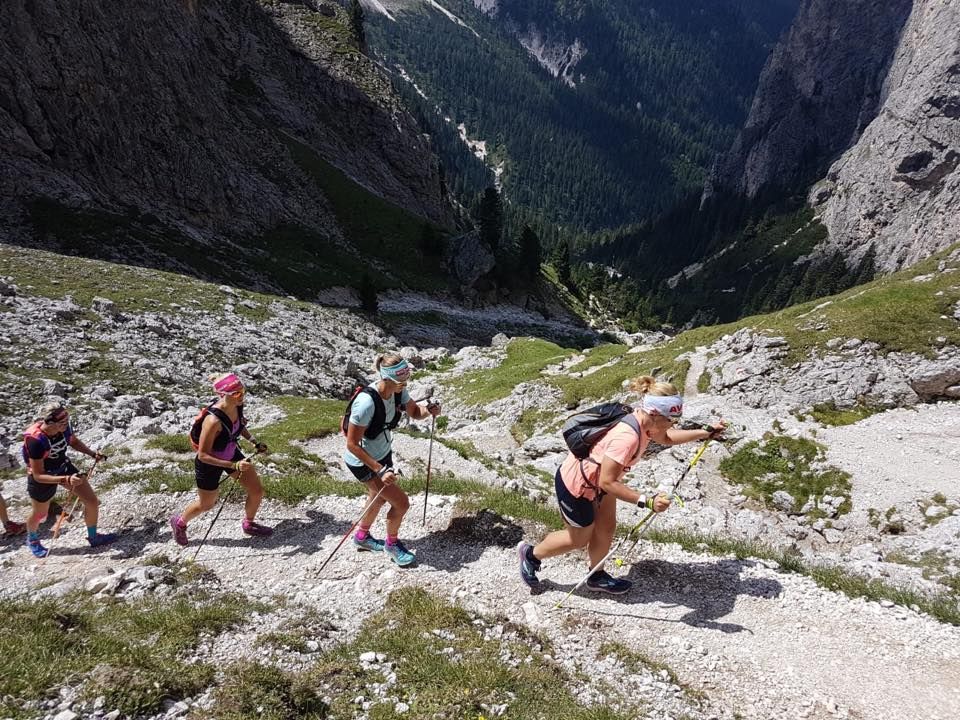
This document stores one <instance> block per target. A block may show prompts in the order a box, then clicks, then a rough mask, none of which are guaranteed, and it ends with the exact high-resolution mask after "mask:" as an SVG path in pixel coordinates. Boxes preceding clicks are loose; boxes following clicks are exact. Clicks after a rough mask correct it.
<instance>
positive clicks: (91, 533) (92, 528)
mask: <svg viewBox="0 0 960 720" xmlns="http://www.w3.org/2000/svg"><path fill="white" fill-rule="evenodd" d="M96 536H97V526H96V525H87V539H88V540H89V539H92V538H95V537H96Z"/></svg>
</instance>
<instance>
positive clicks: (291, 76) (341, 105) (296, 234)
mask: <svg viewBox="0 0 960 720" xmlns="http://www.w3.org/2000/svg"><path fill="white" fill-rule="evenodd" d="M313 7H316V8H317V9H316V10H315V9H313ZM313 7H311V6H308V5H307V4H302V3H286V2H279V1H274V0H263V1H262V2H261V1H258V0H238V1H231V2H222V1H219V0H209V1H205V2H201V3H195V2H182V1H180V2H169V3H162V4H157V3H151V2H145V1H141V0H135V1H134V2H127V3H123V4H122V5H120V6H117V7H113V8H110V9H109V10H107V9H105V8H104V7H103V6H102V5H101V4H99V3H95V2H80V3H73V4H71V5H70V6H68V7H62V6H60V5H59V4H57V3H53V2H47V1H45V0H44V1H41V2H22V1H20V0H17V1H16V2H13V3H9V4H8V5H7V6H6V7H5V9H4V13H3V17H2V18H0V66H2V68H3V70H2V71H0V139H2V142H0V148H2V149H0V228H2V230H3V235H4V238H5V239H6V240H7V241H8V242H17V243H20V244H24V245H38V244H42V245H48V246H52V247H63V248H65V249H67V250H69V251H71V252H79V253H85V254H89V255H95V256H102V257H111V256H113V257H116V258H120V259H126V260H136V261H139V262H147V263H148V264H160V266H164V264H166V265H170V266H174V267H177V268H178V270H179V271H183V272H191V273H194V274H201V275H206V276H208V277H209V276H215V277H225V276H230V277H231V278H232V279H233V282H234V283H236V282H238V279H239V278H246V279H247V280H248V281H249V282H256V281H257V280H259V281H260V282H261V283H262V284H263V286H264V287H270V288H273V289H275V290H276V289H283V290H285V291H286V292H299V293H302V294H308V295H309V294H310V291H315V289H316V288H317V287H323V286H325V285H334V284H342V283H343V281H344V279H346V280H352V281H354V282H355V281H356V279H357V278H355V277H352V276H351V270H350V266H351V264H352V263H355V259H354V253H355V252H356V250H355V249H354V248H359V249H360V250H364V251H368V252H369V253H370V254H371V255H374V256H377V255H380V254H383V253H384V252H385V249H386V252H387V254H388V255H389V254H390V245H391V243H399V244H400V245H402V246H404V247H405V249H409V253H410V256H411V257H412V258H414V260H413V264H415V265H417V266H418V271H417V272H416V273H413V272H411V273H410V274H409V278H407V279H408V280H409V281H411V282H414V281H415V279H416V278H422V277H423V276H424V275H425V273H423V272H422V271H423V269H424V268H426V269H427V270H429V271H433V273H434V274H436V273H438V272H439V269H438V268H436V267H434V266H435V265H436V262H433V264H431V263H430V262H427V263H422V262H421V261H422V258H421V257H420V251H419V249H418V248H417V247H416V237H417V233H419V232H420V228H421V226H422V225H425V224H427V225H432V226H440V227H445V226H447V225H448V224H449V221H450V216H449V214H448V211H449V208H448V206H447V205H446V204H445V202H444V200H443V198H442V197H441V191H440V182H439V176H438V170H437V162H436V159H435V158H434V157H433V155H432V154H431V152H430V148H429V144H428V142H427V140H426V139H425V138H424V136H423V135H421V133H420V130H419V129H418V128H417V126H416V124H415V122H414V121H413V120H412V118H411V117H410V116H409V114H408V113H406V112H405V111H404V110H403V108H402V107H401V106H400V103H399V101H398V100H397V98H396V97H395V96H394V95H393V94H392V92H391V90H390V85H389V81H388V80H387V79H386V78H385V77H384V76H382V75H381V74H380V72H379V71H378V69H377V68H376V66H375V65H374V64H373V63H372V62H370V61H369V60H368V59H367V58H366V57H364V56H363V55H361V54H360V53H359V51H358V50H357V48H356V47H355V45H354V43H353V41H352V39H351V36H350V31H349V24H348V20H347V17H346V14H345V13H344V11H343V10H342V9H339V8H338V7H337V6H336V5H334V4H333V3H319V4H318V5H316V6H313ZM404 227H406V228H409V233H413V236H411V237H407V236H406V235H405V234H404V233H405V232H408V231H406V230H401V229H398V228H404ZM267 249H269V250H270V253H269V254H264V251H265V250H267ZM278 255H284V256H285V259H284V260H285V261H284V264H283V265H282V266H281V265H279V264H278V263H276V262H274V261H273V260H272V259H271V258H273V257H276V256H278ZM374 264H375V263H374ZM291 268H292V269H291ZM332 272H339V273H340V277H339V278H337V277H336V276H335V277H334V278H331V277H330V274H331V273H332ZM354 274H356V273H354ZM426 274H427V275H429V274H430V273H429V272H428V273H426ZM411 278H412V279H413V280H411Z"/></svg>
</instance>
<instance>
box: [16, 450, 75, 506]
mask: <svg viewBox="0 0 960 720" xmlns="http://www.w3.org/2000/svg"><path fill="white" fill-rule="evenodd" d="M78 472H80V471H79V470H77V468H76V466H75V465H74V464H73V463H72V462H70V461H69V460H68V461H67V462H66V463H64V464H63V465H61V466H60V467H59V469H57V470H54V471H52V472H46V471H44V475H73V474H75V473H78ZM60 487H61V485H60V483H56V484H54V483H42V482H37V481H36V480H34V479H33V475H27V495H29V496H30V499H31V500H36V501H37V502H42V503H45V502H50V501H51V500H53V496H54V495H56V494H57V489H58V488H60Z"/></svg>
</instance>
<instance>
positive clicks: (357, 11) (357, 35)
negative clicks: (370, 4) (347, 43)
mask: <svg viewBox="0 0 960 720" xmlns="http://www.w3.org/2000/svg"><path fill="white" fill-rule="evenodd" d="M364 20H365V19H364V16H363V6H362V5H361V4H360V0H350V31H351V32H352V33H353V39H354V40H355V41H356V43H357V47H358V48H360V52H362V53H364V54H366V52H367V31H366V29H365V28H364Z"/></svg>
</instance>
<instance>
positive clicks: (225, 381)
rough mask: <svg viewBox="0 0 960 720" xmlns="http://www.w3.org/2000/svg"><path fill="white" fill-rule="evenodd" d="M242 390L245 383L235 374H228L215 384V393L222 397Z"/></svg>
mask: <svg viewBox="0 0 960 720" xmlns="http://www.w3.org/2000/svg"><path fill="white" fill-rule="evenodd" d="M242 389H243V383H242V382H241V380H240V378H238V377H237V376H236V375H235V374H234V373H227V374H226V375H224V376H223V377H222V378H220V379H218V380H216V381H214V383H213V390H214V392H216V393H219V394H220V395H230V394H232V393H235V392H237V391H238V390H242Z"/></svg>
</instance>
